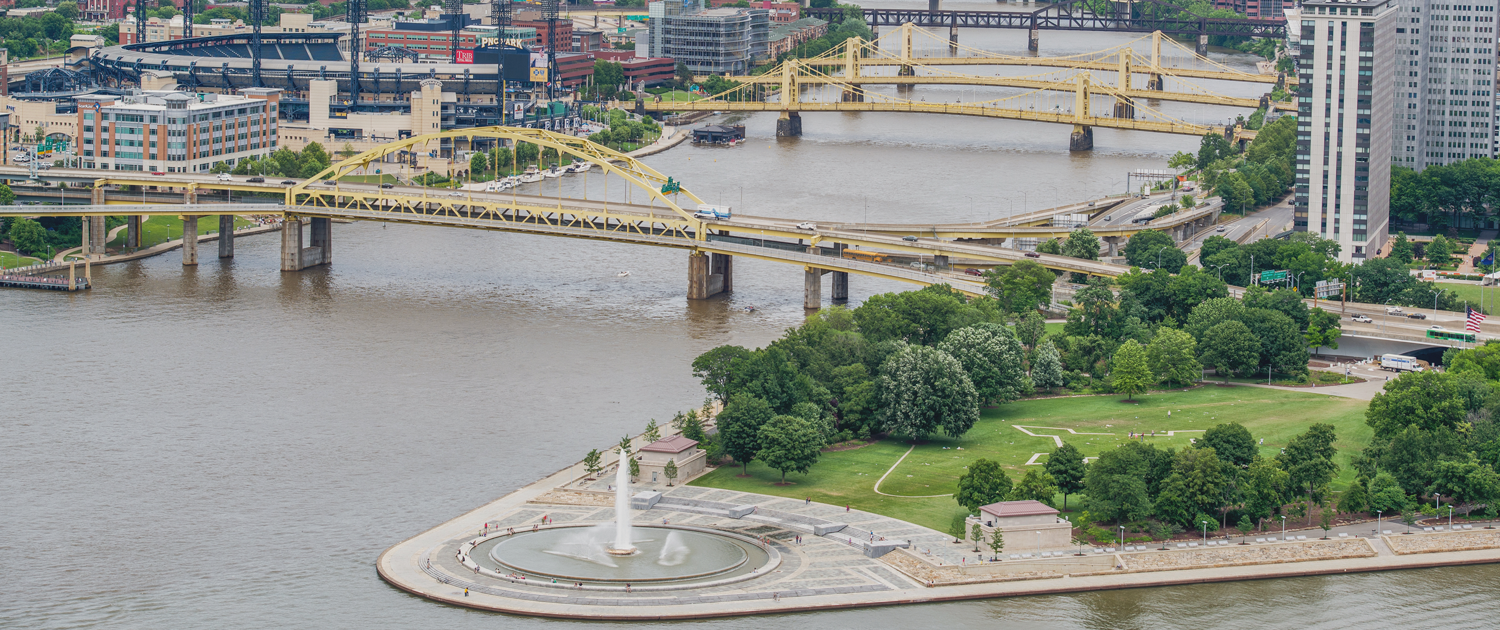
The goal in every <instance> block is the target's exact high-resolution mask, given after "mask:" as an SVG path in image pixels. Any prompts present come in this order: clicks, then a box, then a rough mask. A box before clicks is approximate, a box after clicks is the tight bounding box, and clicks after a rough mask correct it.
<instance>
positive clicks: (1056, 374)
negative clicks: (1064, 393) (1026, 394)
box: [1031, 339, 1063, 389]
mask: <svg viewBox="0 0 1500 630" xmlns="http://www.w3.org/2000/svg"><path fill="white" fill-rule="evenodd" d="M1031 382H1032V383H1033V384H1035V385H1036V386H1037V387H1040V388H1043V389H1053V388H1055V387H1062V386H1063V369H1062V359H1061V357H1060V356H1059V355H1058V353H1057V346H1056V345H1054V344H1053V343H1052V340H1051V339H1046V340H1043V341H1042V342H1041V343H1040V344H1038V345H1037V347H1036V359H1035V360H1033V361H1032V363H1031Z"/></svg>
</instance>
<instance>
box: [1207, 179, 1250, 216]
mask: <svg viewBox="0 0 1500 630" xmlns="http://www.w3.org/2000/svg"><path fill="white" fill-rule="evenodd" d="M1214 190H1215V191H1216V192H1218V193H1219V199H1222V200H1223V201H1224V209H1225V210H1226V211H1229V212H1237V213H1240V214H1244V213H1245V212H1247V211H1249V210H1251V209H1253V208H1255V189H1254V188H1252V187H1251V186H1250V183H1249V182H1248V181H1246V179H1245V176H1244V175H1243V174H1241V173H1228V174H1225V175H1224V177H1222V178H1220V179H1219V182H1218V185H1217V186H1215V187H1214Z"/></svg>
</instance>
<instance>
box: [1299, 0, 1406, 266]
mask: <svg viewBox="0 0 1500 630" xmlns="http://www.w3.org/2000/svg"><path fill="white" fill-rule="evenodd" d="M1286 14H1287V20H1288V21H1287V24H1288V26H1289V27H1294V28H1297V29H1298V33H1297V38H1298V42H1297V53H1298V88H1297V89H1298V92H1297V156H1296V161H1295V169H1296V188H1295V192H1294V196H1293V203H1294V211H1295V219H1294V227H1295V229H1296V230H1298V231H1306V232H1313V233H1315V234H1318V235H1320V236H1322V237H1323V238H1327V239H1331V240H1333V241H1336V242H1338V243H1339V246H1340V251H1339V259H1340V260H1342V261H1344V262H1360V261H1363V260H1365V259H1366V258H1367V257H1369V256H1371V255H1373V254H1374V253H1375V252H1377V251H1379V249H1380V246H1381V245H1382V244H1384V242H1385V239H1386V237H1387V235H1388V233H1389V226H1390V222H1389V215H1390V171H1391V169H1390V163H1391V145H1392V140H1393V122H1392V118H1393V110H1394V109H1395V103H1394V100H1395V99H1394V91H1395V85H1394V84H1395V72H1396V70H1395V68H1396V54H1395V53H1396V50H1395V49H1396V42H1395V39H1396V21H1397V19H1396V18H1397V16H1398V14H1400V6H1398V5H1397V4H1396V2H1395V1H1394V0H1356V1H1350V2H1333V1H1329V0H1309V1H1307V2H1304V3H1303V4H1302V6H1301V7H1300V9H1292V10H1288V11H1287V13H1286Z"/></svg>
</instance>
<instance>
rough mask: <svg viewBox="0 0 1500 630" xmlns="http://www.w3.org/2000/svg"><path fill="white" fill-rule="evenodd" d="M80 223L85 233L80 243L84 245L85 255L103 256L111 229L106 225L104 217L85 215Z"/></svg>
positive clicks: (85, 256) (87, 257)
mask: <svg viewBox="0 0 1500 630" xmlns="http://www.w3.org/2000/svg"><path fill="white" fill-rule="evenodd" d="M80 223H81V224H82V228H83V235H82V238H81V239H79V240H81V241H82V242H81V243H79V244H80V245H82V246H83V250H82V253H83V257H84V258H85V259H90V258H99V257H101V256H103V255H104V244H105V243H107V242H108V241H109V230H108V229H106V228H105V227H104V217H83V218H82V219H81V220H80Z"/></svg>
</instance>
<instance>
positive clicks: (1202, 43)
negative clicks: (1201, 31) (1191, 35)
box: [1193, 35, 1208, 57]
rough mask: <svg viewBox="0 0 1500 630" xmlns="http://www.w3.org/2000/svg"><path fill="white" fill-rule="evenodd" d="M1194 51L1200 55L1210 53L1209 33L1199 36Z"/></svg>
mask: <svg viewBox="0 0 1500 630" xmlns="http://www.w3.org/2000/svg"><path fill="white" fill-rule="evenodd" d="M1193 52H1196V53H1198V56H1199V57H1202V56H1204V55H1207V54H1208V35H1199V36H1198V46H1197V47H1196V48H1194V49H1193Z"/></svg>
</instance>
